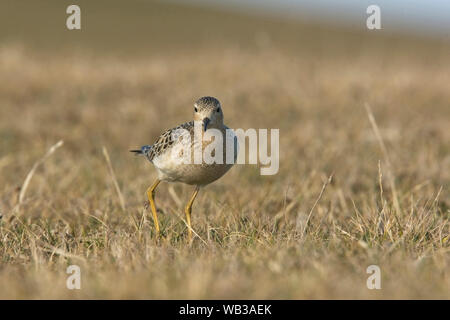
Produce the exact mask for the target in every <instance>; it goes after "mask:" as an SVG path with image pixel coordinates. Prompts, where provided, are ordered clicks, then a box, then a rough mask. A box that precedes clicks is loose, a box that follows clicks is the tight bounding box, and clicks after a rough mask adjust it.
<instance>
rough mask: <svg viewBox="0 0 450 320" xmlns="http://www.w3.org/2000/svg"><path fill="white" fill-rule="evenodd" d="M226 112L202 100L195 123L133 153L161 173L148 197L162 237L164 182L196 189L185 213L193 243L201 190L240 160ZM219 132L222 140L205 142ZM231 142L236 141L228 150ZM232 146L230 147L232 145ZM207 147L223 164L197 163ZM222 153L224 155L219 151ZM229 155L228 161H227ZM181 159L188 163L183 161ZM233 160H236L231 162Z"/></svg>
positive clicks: (214, 101)
mask: <svg viewBox="0 0 450 320" xmlns="http://www.w3.org/2000/svg"><path fill="white" fill-rule="evenodd" d="M223 118H224V117H223V110H222V106H221V103H220V102H219V100H218V99H216V98H214V97H210V96H205V97H201V98H199V99H198V100H197V101H195V103H194V109H193V120H192V121H189V122H186V123H183V124H180V125H178V126H177V127H174V128H172V129H169V130H166V131H165V132H164V133H163V134H161V135H160V136H159V137H158V138H157V139H156V141H155V143H153V144H152V145H144V146H142V147H141V148H140V149H135V150H130V152H133V153H135V154H137V155H143V156H145V157H146V158H147V160H148V161H149V162H150V163H152V164H153V166H154V167H155V168H156V171H157V173H158V177H157V179H156V180H155V182H154V183H153V184H152V185H151V186H150V187H149V188H148V189H147V197H148V201H149V204H150V208H151V211H152V215H153V221H154V226H155V229H156V232H157V233H158V234H160V227H159V222H158V216H157V213H156V205H155V193H156V188H157V187H158V185H159V184H160V182H161V181H165V182H181V183H185V184H188V185H193V186H195V189H194V192H193V193H192V196H191V197H190V199H189V201H188V202H187V204H186V206H185V208H184V212H185V214H186V224H187V227H188V239H189V240H192V227H191V213H192V205H193V203H194V201H195V198H196V197H197V195H198V193H199V191H200V189H201V188H202V187H204V186H206V185H208V184H210V183H212V182H214V181H216V180H217V179H219V178H221V177H222V176H223V175H224V174H225V173H226V172H227V171H228V170H230V168H231V167H232V166H233V164H234V163H235V161H236V158H237V153H238V142H237V137H236V135H235V134H234V131H233V130H231V129H230V128H228V127H227V126H226V125H225V124H224V121H223ZM211 129H216V130H215V133H216V134H217V133H218V134H219V135H221V137H222V139H218V138H217V137H215V136H214V139H212V138H211V139H209V140H208V139H203V138H204V137H205V136H206V134H208V133H209V132H212V131H213V130H211ZM227 139H230V140H228V141H232V143H231V144H229V145H231V148H230V147H228V150H227ZM229 145H228V146H229ZM206 148H208V150H212V152H211V156H212V157H216V156H217V157H216V158H214V159H216V160H217V159H219V161H214V162H212V163H211V161H205V159H201V161H200V162H199V161H197V162H196V161H195V157H196V156H195V152H196V151H198V150H200V151H201V152H202V155H203V153H204V152H205V150H206ZM220 150H222V155H220V154H218V155H216V154H215V153H216V151H220ZM227 155H228V158H227ZM181 158H182V159H184V160H187V161H181ZM227 159H233V161H227Z"/></svg>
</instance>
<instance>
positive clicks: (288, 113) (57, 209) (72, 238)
mask: <svg viewBox="0 0 450 320" xmlns="http://www.w3.org/2000/svg"><path fill="white" fill-rule="evenodd" d="M274 29H275V27H274ZM271 30H272V29H271ZM283 30H284V29H283ZM301 30H304V29H301ZM283 34H284V31H283ZM321 37H324V38H323V39H326V37H325V36H323V35H322V34H321ZM348 37H350V38H351V39H353V36H349V35H348V34H342V39H343V41H350V40H348ZM355 37H356V36H355ZM321 39H322V38H321ZM330 39H331V38H330ZM358 39H359V38H358ZM361 39H363V38H361ZM333 41H336V43H334V42H333ZM352 41H355V42H351V43H355V44H354V47H353V48H357V49H356V50H353V51H351V52H348V51H347V49H346V47H345V46H342V45H340V44H337V40H336V38H333V40H330V43H329V44H327V43H326V42H324V43H322V44H321V45H320V46H319V47H320V49H318V48H319V47H318V45H317V43H314V44H311V45H310V46H308V45H305V46H306V48H304V49H301V48H299V47H297V49H295V48H293V47H292V46H291V45H288V44H286V45H285V46H281V45H280V44H277V45H274V42H271V41H270V38H269V39H265V40H264V41H262V42H261V41H259V42H258V41H256V42H255V44H254V45H253V46H252V47H251V48H242V47H240V46H238V45H235V44H236V43H234V44H233V43H232V42H225V41H224V43H223V44H222V46H213V47H208V46H203V45H199V47H198V48H195V49H193V48H192V46H190V47H189V48H190V50H188V51H187V52H183V51H171V52H170V53H167V52H161V51H154V52H152V53H151V55H148V56H146V57H142V56H140V57H139V56H132V55H128V56H125V57H124V56H121V57H118V56H114V55H112V54H111V55H107V56H105V55H100V54H98V53H97V52H96V51H89V50H86V51H78V52H77V53H69V54H68V53H67V52H65V53H64V54H62V53H61V54H59V53H58V52H57V51H44V52H37V51H36V52H35V51H33V50H32V49H30V47H28V46H27V45H21V44H12V43H5V44H3V45H2V46H1V47H0V83H1V86H0V106H1V107H0V137H1V139H0V182H1V183H0V212H1V214H2V215H3V218H2V219H1V220H0V239H1V240H0V288H2V289H1V290H0V298H447V299H448V298H450V292H449V287H450V278H449V277H450V274H449V268H448V265H449V260H450V258H449V221H448V220H449V207H450V197H449V191H448V187H449V181H450V170H449V168H450V156H449V154H450V144H449V141H450V131H449V127H450V108H449V105H448V102H449V101H450V91H449V90H448V83H450V67H449V66H450V58H449V55H448V52H449V48H448V47H447V46H445V45H439V44H436V45H434V46H432V45H430V44H429V43H425V42H417V43H414V44H413V45H412V44H410V43H409V42H406V41H405V42H404V43H397V42H395V41H394V40H386V39H384V38H381V39H375V40H373V39H372V40H370V39H369V40H361V41H360V40H354V39H353V40H352ZM395 44H396V45H395ZM300 47H301V45H300ZM313 48H314V50H313ZM414 48H418V49H417V50H415V49H414ZM316 49H318V50H317V51H315V50H316ZM202 95H213V96H217V97H218V98H219V99H220V100H221V101H222V103H223V107H224V113H225V119H226V123H227V124H228V125H229V126H230V127H232V128H250V127H251V128H279V129H280V171H279V173H278V174H277V175H275V176H260V175H259V169H258V168H257V167H256V166H236V167H235V168H233V169H232V170H231V171H230V172H229V173H228V174H227V175H226V176H225V177H224V178H222V179H221V180H219V181H217V182H215V183H214V184H212V185H211V186H209V187H207V188H205V190H204V191H203V192H202V193H200V195H199V197H198V199H197V201H196V203H195V204H194V208H193V227H194V229H195V231H196V232H197V233H198V234H199V236H200V237H201V238H202V239H203V240H204V242H203V241H201V240H200V239H198V238H196V239H195V241H194V242H193V244H192V245H188V244H187V243H186V234H187V231H186V227H185V225H184V223H183V221H182V218H184V216H183V213H182V212H183V210H182V207H183V203H184V202H185V201H187V199H188V197H189V195H190V193H191V188H190V187H188V186H184V185H168V184H162V185H161V186H160V187H159V188H158V192H157V198H156V201H157V206H158V208H159V210H160V213H159V216H160V219H161V227H162V230H163V233H164V235H165V236H164V237H163V238H158V237H157V236H156V235H155V233H154V228H153V222H152V219H151V214H149V212H146V211H145V210H144V201H145V190H146V188H147V187H148V185H149V184H150V183H151V182H152V181H153V179H154V178H155V176H156V175H155V171H154V170H153V169H152V168H151V166H150V165H149V164H148V163H146V162H145V161H144V160H143V159H141V158H135V157H133V156H131V155H130V154H129V153H128V149H129V148H130V147H136V146H139V145H141V144H147V143H151V142H152V141H154V139H155V138H156V137H157V135H158V134H159V133H161V132H162V130H164V129H167V128H169V127H172V126H174V125H176V124H178V123H180V122H182V121H186V120H188V119H190V117H191V112H192V110H191V109H192V107H191V106H192V102H193V101H194V100H195V99H196V98H198V97H199V96H202ZM365 103H368V104H369V105H370V106H371V110H372V112H373V121H371V120H370V118H369V117H368V113H367V111H366V109H365V108H364V104H365ZM374 129H375V130H374ZM59 140H63V141H64V145H63V146H62V147H60V148H59V149H58V150H56V151H55V152H54V153H53V154H52V155H51V156H50V157H48V158H46V159H45V161H44V162H43V163H42V164H41V165H40V166H39V167H37V169H36V171H35V172H34V175H33V176H32V178H31V180H30V183H29V185H28V188H27V192H26V193H25V194H24V196H23V199H22V200H23V201H22V203H21V204H20V206H17V205H18V203H19V195H20V192H21V190H20V187H21V186H22V184H23V182H24V180H25V178H26V176H27V174H28V173H29V172H30V170H31V169H32V168H33V165H34V164H35V163H36V162H37V161H39V159H41V158H42V157H43V156H44V154H45V153H46V152H47V150H48V149H49V148H50V147H51V146H52V145H54V144H55V143H57V142H58V141H59ZM380 143H382V144H383V145H384V148H385V150H384V151H383V148H382V147H380ZM103 147H105V148H106V149H105V150H107V153H106V155H109V156H108V157H107V158H108V159H110V160H109V161H106V160H105V153H104V151H103ZM332 173H333V179H332V180H331V182H330V183H329V184H328V185H327V186H326V188H324V189H323V186H324V184H325V183H326V182H327V179H328V177H329V176H330V175H331V174H332ZM115 180H116V181H117V184H116V182H115ZM321 190H323V192H322V194H321ZM320 194H321V196H320V198H319V195H320ZM119 195H120V196H119ZM122 206H123V207H124V209H123V208H122ZM69 264H77V265H79V266H80V267H81V270H82V289H81V290H79V291H76V290H75V291H70V290H68V289H66V287H65V281H66V277H67V275H66V274H65V269H66V267H67V266H68V265H69ZM371 264H377V265H379V266H380V268H381V271H382V290H378V291H377V290H368V289H367V288H366V279H367V277H368V274H366V268H367V267H368V266H369V265H371Z"/></svg>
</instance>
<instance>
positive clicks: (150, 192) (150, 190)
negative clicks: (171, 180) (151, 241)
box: [147, 179, 161, 233]
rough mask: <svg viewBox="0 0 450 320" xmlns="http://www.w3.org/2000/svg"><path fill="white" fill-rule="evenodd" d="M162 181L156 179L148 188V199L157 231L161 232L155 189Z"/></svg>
mask: <svg viewBox="0 0 450 320" xmlns="http://www.w3.org/2000/svg"><path fill="white" fill-rule="evenodd" d="M160 182H161V180H159V179H156V181H155V182H154V183H153V184H152V185H151V187H149V188H148V189H147V197H148V201H149V202H150V208H151V209H152V214H153V222H154V223H155V228H156V232H158V233H159V223H158V216H157V215H156V207H155V189H156V187H157V186H158V184H159V183H160Z"/></svg>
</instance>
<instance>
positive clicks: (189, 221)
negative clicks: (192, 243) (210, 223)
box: [184, 187, 200, 240]
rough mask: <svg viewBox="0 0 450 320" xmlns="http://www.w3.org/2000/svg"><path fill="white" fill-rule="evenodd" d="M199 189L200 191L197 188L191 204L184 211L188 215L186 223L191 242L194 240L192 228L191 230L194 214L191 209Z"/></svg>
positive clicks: (190, 201)
mask: <svg viewBox="0 0 450 320" xmlns="http://www.w3.org/2000/svg"><path fill="white" fill-rule="evenodd" d="M199 189H200V188H199V187H196V188H195V190H194V193H193V194H192V197H191V199H190V200H189V202H188V203H187V205H186V208H185V209H184V212H185V213H186V222H187V225H188V238H189V240H191V239H192V228H191V212H192V210H191V209H192V204H193V203H194V200H195V197H197V194H198V190H199Z"/></svg>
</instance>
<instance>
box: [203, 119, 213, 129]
mask: <svg viewBox="0 0 450 320" xmlns="http://www.w3.org/2000/svg"><path fill="white" fill-rule="evenodd" d="M210 121H211V120H210V119H209V118H205V119H203V131H206V129H207V128H208V123H209V122H210Z"/></svg>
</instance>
